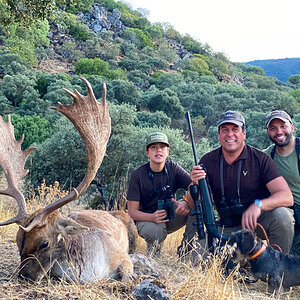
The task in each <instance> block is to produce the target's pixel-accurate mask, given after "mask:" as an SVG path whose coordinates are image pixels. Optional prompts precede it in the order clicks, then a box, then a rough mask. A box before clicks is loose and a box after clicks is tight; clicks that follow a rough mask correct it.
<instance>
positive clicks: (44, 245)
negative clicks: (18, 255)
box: [40, 241, 49, 250]
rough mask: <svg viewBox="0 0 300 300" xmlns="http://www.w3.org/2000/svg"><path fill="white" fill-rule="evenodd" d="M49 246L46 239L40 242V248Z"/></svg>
mask: <svg viewBox="0 0 300 300" xmlns="http://www.w3.org/2000/svg"><path fill="white" fill-rule="evenodd" d="M48 246H49V242H48V241H44V242H43V243H42V244H41V246H40V250H41V249H45V248H47V247H48Z"/></svg>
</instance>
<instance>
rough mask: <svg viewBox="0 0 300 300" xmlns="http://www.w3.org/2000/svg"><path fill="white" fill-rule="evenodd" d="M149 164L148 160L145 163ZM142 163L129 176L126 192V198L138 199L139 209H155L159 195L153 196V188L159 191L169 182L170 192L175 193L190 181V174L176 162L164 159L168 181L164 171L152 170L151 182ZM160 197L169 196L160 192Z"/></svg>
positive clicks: (146, 210) (152, 211) (150, 210)
mask: <svg viewBox="0 0 300 300" xmlns="http://www.w3.org/2000/svg"><path fill="white" fill-rule="evenodd" d="M147 164H149V162H148V163H147ZM147 164H144V165H142V166H140V167H139V168H137V169H136V170H134V171H133V172H132V174H131V176H130V180H129V187H128V192H127V200H129V201H138V202H140V204H139V210H141V211H142V212H146V213H154V212H155V211H156V210H157V200H158V197H159V195H155V196H153V195H152V194H153V188H154V190H156V191H161V189H162V188H163V187H165V186H166V185H169V184H170V183H171V192H172V194H173V195H175V193H176V191H177V190H178V189H181V188H182V189H185V190H186V189H187V188H188V186H189V184H190V183H191V179H190V175H189V173H187V172H186V171H185V170H184V169H183V168H182V167H181V166H180V165H179V164H178V163H176V162H173V161H169V160H167V161H166V164H165V166H166V168H167V170H168V174H169V178H170V183H169V182H168V180H167V175H166V173H165V171H164V170H163V171H161V172H153V182H152V180H151V179H150V178H149V175H148V171H147V167H146V165H147ZM160 196H161V199H166V198H165V196H167V197H169V193H167V195H164V193H162V194H161V195H160Z"/></svg>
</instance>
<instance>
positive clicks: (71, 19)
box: [59, 13, 89, 41]
mask: <svg viewBox="0 0 300 300" xmlns="http://www.w3.org/2000/svg"><path fill="white" fill-rule="evenodd" d="M59 19H60V22H62V24H64V25H65V26H66V28H67V30H68V32H69V34H70V35H71V36H72V37H73V38H74V39H77V40H80V41H86V40H87V39H88V37H89V28H88V27H87V26H86V25H85V24H82V23H81V22H80V21H79V20H77V19H76V16H75V15H72V14H67V13H62V14H61V15H60V16H59Z"/></svg>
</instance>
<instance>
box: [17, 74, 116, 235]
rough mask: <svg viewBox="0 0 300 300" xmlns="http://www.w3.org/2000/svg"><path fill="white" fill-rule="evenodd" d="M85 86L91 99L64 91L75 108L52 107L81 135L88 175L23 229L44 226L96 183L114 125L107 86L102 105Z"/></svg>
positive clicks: (104, 86)
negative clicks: (46, 220)
mask: <svg viewBox="0 0 300 300" xmlns="http://www.w3.org/2000/svg"><path fill="white" fill-rule="evenodd" d="M80 79H81V80H82V81H83V82H84V83H85V85H86V87H87V90H88V95H87V96H83V95H81V94H80V93H79V92H78V91H77V90H74V92H71V91H69V90H66V89H64V91H66V92H67V93H68V94H69V95H71V96H72V97H73V99H74V103H73V104H72V105H63V104H61V103H58V107H51V109H54V110H57V111H59V112H61V113H62V114H63V115H65V116H66V117H67V118H68V119H69V120H70V121H71V122H72V123H73V124H74V126H75V127H76V129H77V130H78V132H79V133H80V135H81V137H82V140H83V142H84V144H85V147H86V151H87V171H86V175H85V177H84V178H83V180H82V181H81V183H80V184H79V185H78V186H77V187H76V188H73V190H72V191H71V192H70V193H69V194H68V195H66V196H65V197H63V198H61V199H58V200H57V201H55V202H53V203H50V204H49V205H47V206H46V207H45V208H44V209H43V210H41V211H40V212H39V213H38V214H37V215H36V216H35V218H34V219H33V220H32V222H31V223H30V224H29V225H28V226H27V227H26V228H23V229H24V230H25V231H27V232H28V231H30V230H31V229H32V228H34V227H35V226H37V225H39V224H41V223H42V220H43V218H44V217H45V216H46V215H48V214H49V213H51V212H52V211H54V210H56V209H58V208H60V207H62V206H64V205H65V204H67V203H69V202H71V201H73V200H75V199H76V198H77V197H78V196H79V195H81V194H82V193H83V192H84V191H85V190H86V189H87V188H88V187H89V185H90V183H91V182H92V180H93V179H94V177H95V175H96V173H97V170H98V169H99V167H100V165H101V163H102V160H103V157H104V155H105V152H106V145H107V142H108V139H109V136H110V131H111V121H110V117H109V112H108V104H107V103H106V85H105V83H104V84H103V92H102V101H101V102H100V103H99V102H97V100H96V98H95V95H94V93H93V89H92V87H91V85H90V83H89V82H88V81H87V80H86V79H85V78H83V77H81V78H80Z"/></svg>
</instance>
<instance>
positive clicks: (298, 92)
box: [290, 89, 300, 104]
mask: <svg viewBox="0 0 300 300" xmlns="http://www.w3.org/2000/svg"><path fill="white" fill-rule="evenodd" d="M290 95H291V96H292V97H294V99H295V100H296V101H297V103H298V104H300V89H297V90H293V91H291V92H290Z"/></svg>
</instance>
